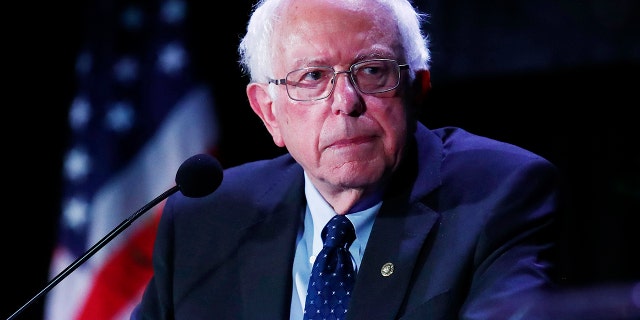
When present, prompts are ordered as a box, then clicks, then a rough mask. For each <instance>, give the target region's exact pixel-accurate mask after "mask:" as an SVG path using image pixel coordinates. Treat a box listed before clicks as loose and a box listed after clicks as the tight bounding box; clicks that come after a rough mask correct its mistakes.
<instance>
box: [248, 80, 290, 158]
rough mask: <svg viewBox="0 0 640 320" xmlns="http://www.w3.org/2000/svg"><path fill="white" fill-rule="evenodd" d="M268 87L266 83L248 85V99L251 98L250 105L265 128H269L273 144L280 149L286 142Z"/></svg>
mask: <svg viewBox="0 0 640 320" xmlns="http://www.w3.org/2000/svg"><path fill="white" fill-rule="evenodd" d="M268 89H269V88H268V85H267V84H264V83H250V84H248V85H247V89H246V91H247V97H248V98H249V104H250V105H251V109H253V112H255V113H256V114H257V115H258V117H260V120H262V123H264V126H265V127H266V128H267V130H268V131H269V133H270V134H271V137H272V138H273V142H274V143H275V144H276V145H277V146H278V147H284V140H283V139H282V134H280V126H279V124H278V121H277V112H276V110H275V105H274V103H273V99H272V98H271V95H269V92H268V91H267V90H268Z"/></svg>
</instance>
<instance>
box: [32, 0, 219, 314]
mask: <svg viewBox="0 0 640 320" xmlns="http://www.w3.org/2000/svg"><path fill="white" fill-rule="evenodd" d="M92 2H93V3H92V4H90V5H88V6H87V8H90V9H89V12H88V14H87V18H88V19H87V28H86V35H85V39H84V40H83V45H82V46H81V48H80V49H81V50H80V53H79V55H78V57H77V62H76V76H77V89H76V92H77V94H76V96H75V97H74V99H73V101H72V102H71V105H70V108H69V115H68V121H69V126H70V133H71V134H70V144H69V147H68V150H67V151H66V154H65V158H64V168H63V180H64V181H63V185H64V186H63V188H64V192H63V193H64V194H63V199H62V202H61V203H62V205H61V215H60V224H59V234H58V238H59V240H58V242H57V245H56V247H55V249H54V252H53V256H52V260H51V265H50V274H51V278H53V277H54V276H56V275H58V274H59V273H60V272H61V271H62V270H64V269H65V268H66V267H68V266H69V265H70V264H71V263H73V262H74V261H75V260H76V259H78V258H79V257H80V256H81V255H83V254H84V253H85V252H86V251H87V250H88V249H89V248H91V247H92V246H93V245H94V244H96V243H97V242H98V241H100V239H102V238H103V237H104V236H105V235H107V234H108V233H109V232H110V231H111V230H113V229H114V228H115V227H116V226H118V225H119V224H120V223H121V222H122V221H124V220H125V219H127V218H128V217H130V216H131V215H132V214H133V213H134V212H136V211H137V210H139V209H140V208H141V207H143V206H144V205H145V204H146V203H148V202H149V201H151V200H152V199H154V198H156V197H157V196H159V195H160V194H162V193H163V192H164V191H166V190H167V189H169V188H171V187H173V186H174V185H175V175H176V172H177V169H178V167H179V166H180V164H181V163H182V162H183V161H184V160H186V159H187V158H189V157H190V156H192V155H194V154H197V153H209V154H213V155H215V153H216V145H217V139H218V130H217V127H218V126H217V124H216V121H217V119H216V116H215V112H214V109H213V99H212V97H211V95H210V90H209V89H208V88H207V87H206V86H203V85H201V84H199V83H197V82H196V80H195V79H194V76H193V73H192V72H193V68H194V67H195V66H193V64H192V61H190V55H189V49H188V43H186V42H185V39H187V34H186V32H187V29H186V25H185V23H186V21H185V20H186V18H187V9H188V3H187V2H186V0H185V1H182V0H154V1H148V0H147V1H144V0H116V1H113V0H93V1H92ZM163 204H164V202H161V203H160V204H159V205H158V206H156V207H154V208H152V209H151V210H150V212H148V213H146V214H145V215H143V216H141V217H140V219H137V220H136V221H135V223H133V224H131V225H130V226H129V228H128V229H126V230H125V231H124V232H122V233H121V234H119V236H118V237H115V238H113V241H111V242H109V243H108V244H107V245H105V246H104V247H103V248H102V249H101V250H100V251H98V252H97V253H96V254H95V255H93V256H92V257H91V258H90V259H88V260H86V261H85V263H83V264H82V265H81V266H79V267H78V268H77V269H76V270H75V271H74V272H73V273H71V274H70V275H69V276H68V277H66V278H64V279H63V280H62V281H61V282H60V283H59V284H58V285H57V286H55V287H54V288H53V289H52V290H51V292H49V294H48V295H47V296H46V302H45V307H44V318H45V319H49V320H74V319H91V320H101V319H128V316H129V313H130V312H131V310H132V308H133V306H134V305H135V304H136V303H137V302H138V301H139V299H140V297H141V295H142V292H143V290H144V286H145V285H146V283H147V282H148V280H149V279H150V277H151V275H152V269H151V251H152V246H153V239H154V236H155V227H156V223H157V220H158V217H159V214H160V210H161V207H162V205H163Z"/></svg>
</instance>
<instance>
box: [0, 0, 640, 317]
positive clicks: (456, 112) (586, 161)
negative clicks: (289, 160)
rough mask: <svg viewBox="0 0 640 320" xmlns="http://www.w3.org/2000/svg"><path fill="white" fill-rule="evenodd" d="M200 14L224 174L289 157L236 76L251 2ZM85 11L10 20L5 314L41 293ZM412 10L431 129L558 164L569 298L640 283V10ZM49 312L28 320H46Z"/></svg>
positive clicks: (602, 1)
mask: <svg viewBox="0 0 640 320" xmlns="http://www.w3.org/2000/svg"><path fill="white" fill-rule="evenodd" d="M192 2H194V3H193V4H192V5H193V6H194V7H192V11H191V14H192V16H191V17H190V21H191V26H190V28H191V29H190V37H191V38H190V41H191V45H192V46H193V48H194V51H193V52H194V54H195V56H194V59H195V62H196V65H197V66H199V69H198V74H197V76H198V77H199V78H200V79H201V80H202V81H204V82H206V83H208V84H210V86H211V88H212V91H213V92H214V97H215V99H216V112H218V114H219V117H220V118H221V119H222V121H221V122H220V125H221V130H222V132H221V135H222V136H221V143H220V155H221V156H220V158H219V159H220V161H221V162H222V164H223V166H225V167H228V166H232V165H235V164H239V163H242V162H245V161H249V160H254V159H258V158H264V157H271V156H274V155H277V154H279V153H280V152H282V150H279V149H276V148H275V147H274V146H273V143H272V141H271V138H270V136H269V135H268V133H267V132H266V130H265V129H264V128H263V127H262V124H261V123H260V122H259V120H258V118H257V117H256V116H255V115H254V114H253V113H252V111H251V110H250V107H249V106H248V103H247V102H246V97H245V93H244V86H245V85H246V83H247V81H248V79H246V78H244V77H243V76H242V75H241V74H240V70H239V68H238V65H237V63H235V62H236V61H237V60H238V56H237V54H236V48H237V44H238V41H239V39H240V36H241V35H242V34H243V32H244V27H245V23H246V19H247V17H248V14H249V12H250V3H249V2H248V1H247V0H244V1H235V2H234V3H228V4H225V5H222V4H219V2H213V1H212V2H207V3H204V2H200V3H195V1H192ZM89 4H90V3H89V2H85V1H79V0H76V1H70V2H65V3H64V4H62V3H58V2H52V1H42V3H37V2H22V4H21V5H20V7H19V8H7V9H6V11H5V21H8V22H5V25H6V26H5V27H4V28H3V29H4V33H5V36H4V37H3V42H4V44H3V49H4V50H3V51H4V52H5V53H8V55H5V58H4V63H3V65H4V66H3V68H2V69H3V70H4V71H3V72H2V73H0V75H2V76H3V78H4V81H3V85H2V87H3V90H2V92H3V106H2V116H1V119H2V126H1V128H2V133H3V135H2V136H3V137H4V139H3V140H2V149H3V151H4V152H3V153H2V158H3V160H4V165H3V167H4V168H5V174H4V176H5V181H6V182H7V183H6V184H5V191H4V193H3V195H4V196H3V200H4V201H3V202H4V203H5V206H4V211H5V216H7V217H8V218H9V219H8V220H5V222H4V223H3V230H4V231H3V232H2V237H3V240H2V248H3V251H4V257H5V258H4V259H3V262H2V265H3V269H4V271H5V272H3V273H2V275H3V278H4V280H2V286H0V287H1V288H2V289H3V291H4V295H3V298H2V301H3V302H2V303H1V305H2V310H1V312H2V315H7V316H9V315H11V314H12V313H13V312H14V311H15V310H17V309H18V308H19V307H20V306H22V305H23V304H24V303H26V302H27V301H28V300H29V299H30V298H31V297H33V296H34V295H35V294H36V293H38V292H39V291H40V290H41V289H42V288H43V287H44V285H45V284H46V283H47V278H48V264H49V259H50V255H51V251H52V248H53V243H54V240H55V232H56V224H57V219H58V216H59V205H60V203H59V201H60V200H59V199H60V193H61V168H62V155H63V150H64V148H65V147H66V138H67V134H68V132H67V127H66V125H67V119H66V112H67V110H68V107H69V105H70V103H71V100H72V98H73V94H74V89H75V88H74V85H75V84H74V81H75V79H74V73H73V72H74V62H75V55H76V53H77V50H78V47H79V45H80V44H81V41H82V36H83V26H84V25H85V21H84V20H83V19H84V16H83V14H84V10H85V6H86V5H89ZM418 5H419V7H420V8H422V9H423V10H424V11H426V12H428V13H429V14H430V18H429V23H428V25H427V29H426V31H427V32H428V33H429V35H430V37H431V47H432V58H433V63H432V85H433V90H432V91H431V94H430V96H429V97H428V99H427V101H426V103H425V104H424V106H423V110H422V112H423V113H422V120H423V122H424V123H425V124H427V125H428V126H430V127H434V128H435V127H439V126H444V125H454V126H461V127H464V128H466V129H468V130H469V131H472V132H475V133H478V134H482V135H486V136H490V137H493V138H496V139H498V140H503V141H507V142H511V143H514V144H517V145H520V146H523V147H525V148H527V149H530V150H532V151H534V152H537V153H539V154H540V155H542V156H544V157H546V158H548V159H549V160H551V161H552V162H554V163H556V164H557V165H558V166H559V167H560V169H561V170H562V172H563V174H564V177H565V178H566V182H567V186H568V188H569V190H570V193H571V196H572V200H573V201H572V207H571V210H569V211H567V212H565V213H564V215H563V216H562V230H561V233H562V241H561V259H560V271H561V273H560V277H561V281H562V282H563V283H564V284H565V285H566V286H567V287H571V288H574V287H575V288H580V287H584V286H589V287H593V286H599V285H607V284H611V283H633V282H637V281H640V262H638V252H639V249H640V143H639V142H638V141H639V138H640V132H639V127H640V126H639V124H638V116H637V113H638V106H640V104H639V103H638V92H639V91H640V81H639V71H640V68H639V66H640V15H639V14H638V13H639V12H640V8H639V2H638V1H637V0H627V1H617V0H591V1H579V0H538V1H526V0H520V1H515V0H514V1H489V0H484V1H473V0H456V1H451V0H435V1H430V0H423V1H421V2H419V3H418ZM7 71H8V72H7ZM149 200H151V199H149ZM41 301H43V299H41V300H40V302H36V303H35V304H33V305H32V306H31V307H30V308H29V309H28V310H26V311H25V312H24V313H23V314H22V315H21V317H19V318H20V319H40V317H41V312H42V303H41Z"/></svg>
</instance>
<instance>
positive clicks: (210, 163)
mask: <svg viewBox="0 0 640 320" xmlns="http://www.w3.org/2000/svg"><path fill="white" fill-rule="evenodd" d="M222 171H223V170H222V166H221V165H220V162H218V160H217V159H216V158H214V157H212V156H210V155H208V154H204V153H203V154H196V155H194V156H191V157H190V158H189V159H187V160H185V161H184V162H183V163H182V164H181V165H180V167H179V168H178V171H177V173H176V179H175V181H176V185H175V186H173V187H171V188H170V189H168V190H167V191H165V192H164V193H162V194H161V195H159V196H157V197H156V198H155V199H153V200H151V202H149V203H147V204H146V205H144V206H143V207H142V208H140V209H138V211H136V212H135V213H133V214H132V215H131V216H129V217H128V218H127V219H125V220H124V221H122V222H121V223H120V224H119V225H118V226H117V227H115V228H114V229H113V230H111V232H109V233H108V234H107V235H106V236H104V237H103V238H102V239H100V241H98V242H97V243H96V244H94V245H93V246H92V247H91V248H89V250H87V251H86V252H85V253H84V254H83V255H82V256H80V257H79V258H78V259H76V260H75V261H74V262H73V263H71V264H70V265H69V266H68V267H67V268H65V269H64V270H62V272H60V273H59V274H58V275H57V276H56V277H55V278H53V279H51V281H49V282H48V283H47V285H46V286H45V287H44V289H42V290H41V291H40V292H38V294H36V295H35V296H34V297H33V298H31V300H29V301H28V302H27V303H25V304H24V305H23V306H22V307H20V309H18V310H17V311H16V312H14V313H13V314H12V315H11V316H10V317H9V318H7V320H12V319H14V318H15V317H16V316H18V315H19V314H20V313H22V311H24V310H25V309H26V308H27V307H29V306H30V305H31V304H32V303H34V302H35V301H36V300H37V299H39V298H40V297H41V296H43V295H44V294H46V293H47V292H49V291H50V290H51V289H53V287H54V286H56V285H57V284H58V283H59V282H60V281H62V280H63V279H64V278H66V277H67V276H68V275H69V274H71V272H73V271H74V270H75V269H77V268H78V267H79V266H80V265H82V264H83V263H84V262H85V261H87V260H88V259H89V258H91V257H92V256H93V255H94V254H95V253H96V252H98V250H100V249H101V248H102V247H104V246H105V245H106V244H107V243H109V241H111V240H113V238H115V237H116V236H117V235H118V234H120V233H121V232H122V231H124V230H125V229H126V228H127V227H129V226H130V225H131V223H133V221H135V220H136V219H138V218H139V217H140V216H142V214H144V213H145V212H147V211H148V210H149V209H151V208H152V207H154V206H155V205H157V204H158V203H160V202H162V201H163V200H164V199H166V198H168V197H169V196H170V195H172V194H174V193H176V192H177V191H178V190H180V192H181V193H182V194H183V195H185V196H186V197H189V198H200V197H204V196H206V195H208V194H210V193H213V192H214V191H215V190H216V189H218V187H219V186H220V183H222V177H223V174H222Z"/></svg>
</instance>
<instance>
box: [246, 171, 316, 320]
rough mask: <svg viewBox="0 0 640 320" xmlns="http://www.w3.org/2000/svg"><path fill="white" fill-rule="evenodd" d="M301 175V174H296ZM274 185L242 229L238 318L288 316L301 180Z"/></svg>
mask: <svg viewBox="0 0 640 320" xmlns="http://www.w3.org/2000/svg"><path fill="white" fill-rule="evenodd" d="M299 177H302V175H299ZM286 180H288V181H287V183H284V184H278V185H276V184H274V188H273V189H272V191H271V192H269V193H268V194H266V195H265V196H264V201H263V202H260V203H261V204H260V208H259V211H260V212H258V213H257V214H256V216H255V217H256V219H255V220H253V221H251V223H250V224H249V225H247V227H246V228H245V229H244V230H243V231H242V233H243V234H244V239H243V240H242V241H243V242H244V244H243V246H242V247H243V249H242V252H240V253H239V254H241V255H243V257H242V258H241V259H240V261H243V263H242V264H240V266H239V268H240V274H241V281H240V286H241V288H240V292H241V296H242V298H241V299H242V301H243V308H242V313H243V314H242V316H239V319H288V318H289V310H290V304H291V290H292V277H291V274H292V268H293V258H294V255H295V244H296V237H297V234H298V228H299V226H300V224H301V221H302V218H303V214H304V207H305V198H304V186H303V185H302V184H303V179H301V178H299V179H286Z"/></svg>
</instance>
